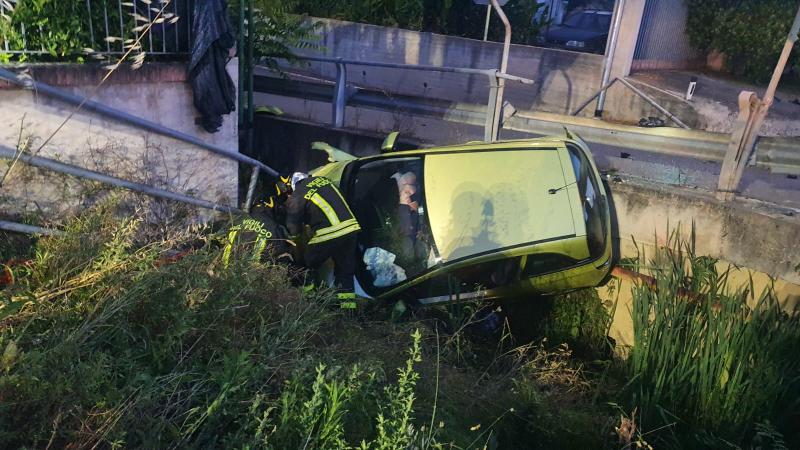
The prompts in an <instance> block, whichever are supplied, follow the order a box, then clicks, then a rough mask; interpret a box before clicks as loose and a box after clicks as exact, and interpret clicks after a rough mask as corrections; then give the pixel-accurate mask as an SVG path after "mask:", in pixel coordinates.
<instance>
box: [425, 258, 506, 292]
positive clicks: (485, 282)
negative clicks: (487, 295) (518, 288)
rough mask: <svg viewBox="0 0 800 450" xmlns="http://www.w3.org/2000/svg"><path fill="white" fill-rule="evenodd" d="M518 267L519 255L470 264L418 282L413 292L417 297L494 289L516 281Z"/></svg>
mask: <svg viewBox="0 0 800 450" xmlns="http://www.w3.org/2000/svg"><path fill="white" fill-rule="evenodd" d="M520 269H521V268H520V257H513V258H503V259H498V260H494V261H489V262H484V263H479V264H472V265H469V266H465V267H461V268H459V269H455V270H453V271H450V272H448V273H447V274H443V275H439V276H437V277H435V278H432V279H430V280H428V281H425V282H423V283H420V284H419V285H418V286H416V287H415V288H414V292H415V294H416V296H417V297H418V298H429V297H439V296H443V295H447V296H450V295H457V294H464V293H468V292H476V291H479V290H481V289H495V288H499V287H503V286H506V285H509V284H512V283H514V282H516V281H518V280H519V276H520Z"/></svg>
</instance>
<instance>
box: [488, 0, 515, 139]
mask: <svg viewBox="0 0 800 450" xmlns="http://www.w3.org/2000/svg"><path fill="white" fill-rule="evenodd" d="M492 6H493V7H494V9H495V11H497V15H498V16H499V17H500V20H501V21H503V26H505V29H506V35H505V38H504V39H503V59H502V60H501V61H500V73H501V74H503V75H505V74H506V71H507V70H508V52H509V51H510V50H511V22H509V21H508V17H506V13H505V12H503V8H501V7H500V4H499V3H497V0H492ZM505 86H506V79H505V78H502V77H499V79H498V80H497V97H496V98H495V102H494V117H493V118H492V141H496V140H497V138H498V136H499V135H500V118H501V117H502V115H503V112H502V109H503V91H504V90H505Z"/></svg>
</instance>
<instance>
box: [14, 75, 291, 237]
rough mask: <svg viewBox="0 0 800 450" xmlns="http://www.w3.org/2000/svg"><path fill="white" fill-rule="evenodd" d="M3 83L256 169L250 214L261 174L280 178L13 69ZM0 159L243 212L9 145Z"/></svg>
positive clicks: (250, 192)
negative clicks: (44, 156)
mask: <svg viewBox="0 0 800 450" xmlns="http://www.w3.org/2000/svg"><path fill="white" fill-rule="evenodd" d="M0 80H5V81H8V82H9V83H12V84H15V85H17V86H20V87H22V88H25V89H31V90H35V91H36V92H37V93H38V94H43V95H48V96H50V97H53V98H56V99H58V100H61V101H63V102H66V103H69V104H72V105H76V106H77V105H81V107H82V109H84V110H86V111H92V112H94V113H96V114H99V115H101V116H104V117H107V118H110V119H113V120H116V121H118V122H122V123H124V124H127V125H132V126H135V127H137V128H140V129H143V130H146V131H150V132H153V133H157V134H160V135H162V136H166V137H170V138H173V139H177V140H180V141H183V142H187V143H189V144H192V145H196V146H198V147H201V148H203V149H205V150H208V151H210V152H212V153H214V154H217V155H219V156H222V157H223V158H226V159H230V160H232V161H237V162H240V163H244V164H248V165H250V166H252V167H253V170H252V173H251V175H250V183H249V187H248V190H247V196H246V199H245V202H244V205H243V208H242V209H243V210H245V211H248V210H249V209H250V206H251V205H252V203H253V198H254V195H255V188H256V185H257V180H258V177H259V175H260V174H261V172H262V171H263V172H265V173H267V174H269V175H271V176H277V175H278V172H277V171H275V170H274V169H273V168H271V167H269V166H268V165H266V164H264V163H262V162H261V161H258V160H256V159H253V158H250V157H249V156H246V155H243V154H241V153H236V152H231V151H230V150H227V149H225V148H222V147H219V146H216V145H214V144H209V143H207V142H205V141H203V140H201V139H199V138H197V137H195V136H192V135H189V134H186V133H183V132H181V131H178V130H174V129H172V128H168V127H165V126H163V125H161V124H159V123H156V122H152V121H149V120H147V119H143V118H141V117H138V116H134V115H132V114H129V113H126V112H124V111H120V110H118V109H115V108H111V107H109V106H106V105H103V104H102V103H98V102H95V101H92V100H89V99H86V98H84V97H81V96H79V95H75V94H72V93H70V92H67V91H64V90H62V89H58V88H55V87H53V86H50V85H48V84H46V83H40V82H36V81H33V80H31V79H30V78H26V77H23V76H19V75H17V74H16V73H14V72H11V71H9V70H6V69H2V68H0ZM0 158H2V159H10V160H13V159H19V161H21V162H23V163H26V164H29V165H32V166H35V167H40V168H44V169H48V170H52V171H55V172H59V173H63V174H67V175H71V176H76V177H80V178H86V179H90V180H94V181H98V182H101V183H105V184H109V185H112V186H116V187H121V188H125V189H129V190H132V191H135V192H139V193H142V194H145V195H149V196H152V197H157V198H163V199H167V200H172V201H178V202H182V203H186V204H190V205H194V206H199V207H201V208H206V209H211V210H215V211H223V212H239V211H240V210H239V209H238V208H234V207H230V206H224V205H218V204H215V203H213V202H210V201H207V200H203V199H198V198H195V197H191V196H188V195H185V194H181V193H178V192H172V191H168V190H165V189H160V188H156V187H153V186H148V185H145V184H141V183H137V182H133V181H129V180H124V179H121V178H117V177H113V176H110V175H107V174H103V173H100V172H95V171H92V170H88V169H85V168H82V167H78V166H74V165H71V164H66V163H63V162H60V161H56V160H54V159H49V158H43V157H39V156H32V155H28V154H24V153H23V154H20V153H19V152H18V151H17V150H16V149H12V148H10V147H7V146H2V145H0ZM21 225H23V224H13V222H2V221H0V229H5V230H9V231H20V230H22V229H23V228H24V226H23V228H20V226H21ZM28 230H29V231H30V232H34V233H41V231H33V229H32V228H30V227H28ZM51 231H52V230H51ZM53 232H55V231H53Z"/></svg>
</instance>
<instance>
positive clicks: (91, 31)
mask: <svg viewBox="0 0 800 450" xmlns="http://www.w3.org/2000/svg"><path fill="white" fill-rule="evenodd" d="M86 12H87V15H88V20H89V36H90V37H91V38H92V45H91V46H90V47H92V48H94V26H92V3H91V2H90V1H89V0H86Z"/></svg>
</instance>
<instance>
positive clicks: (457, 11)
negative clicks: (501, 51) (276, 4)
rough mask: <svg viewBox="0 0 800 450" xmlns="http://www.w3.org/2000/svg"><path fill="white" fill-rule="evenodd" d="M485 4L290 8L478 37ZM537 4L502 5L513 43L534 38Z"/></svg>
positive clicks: (339, 2)
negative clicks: (509, 24)
mask: <svg viewBox="0 0 800 450" xmlns="http://www.w3.org/2000/svg"><path fill="white" fill-rule="evenodd" d="M485 8H486V7H485V6H477V5H475V4H473V3H472V2H470V1H453V0H426V1H423V0H411V1H406V0H355V1H353V0H331V1H328V2H319V1H315V0H299V1H298V3H297V6H296V7H295V9H294V10H295V11H296V12H298V13H307V14H310V15H312V16H317V17H330V18H333V19H340V20H348V21H352V22H363V23H370V24H374V25H382V26H390V27H399V28H406V29H409V30H416V31H429V32H433V33H440V34H449V35H454V36H463V37H469V38H473V39H481V38H482V37H483V24H484V21H485V20H486V9H485ZM539 8H540V5H539V3H538V2H536V0H517V1H514V2H510V3H509V4H508V5H506V6H505V7H504V11H505V12H506V15H507V16H508V18H509V21H510V22H511V25H512V33H513V36H512V39H513V42H514V43H517V44H531V43H533V42H534V41H535V39H536V36H538V34H539V28H540V26H541V24H539V23H538V22H535V21H534V20H533V19H534V16H535V14H536V12H537V11H538V9H539ZM492 18H493V19H492V22H491V28H490V33H489V36H490V38H491V39H492V40H495V41H497V40H502V39H503V33H504V31H503V26H502V23H500V20H499V19H498V18H497V14H494V13H493V14H492Z"/></svg>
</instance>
